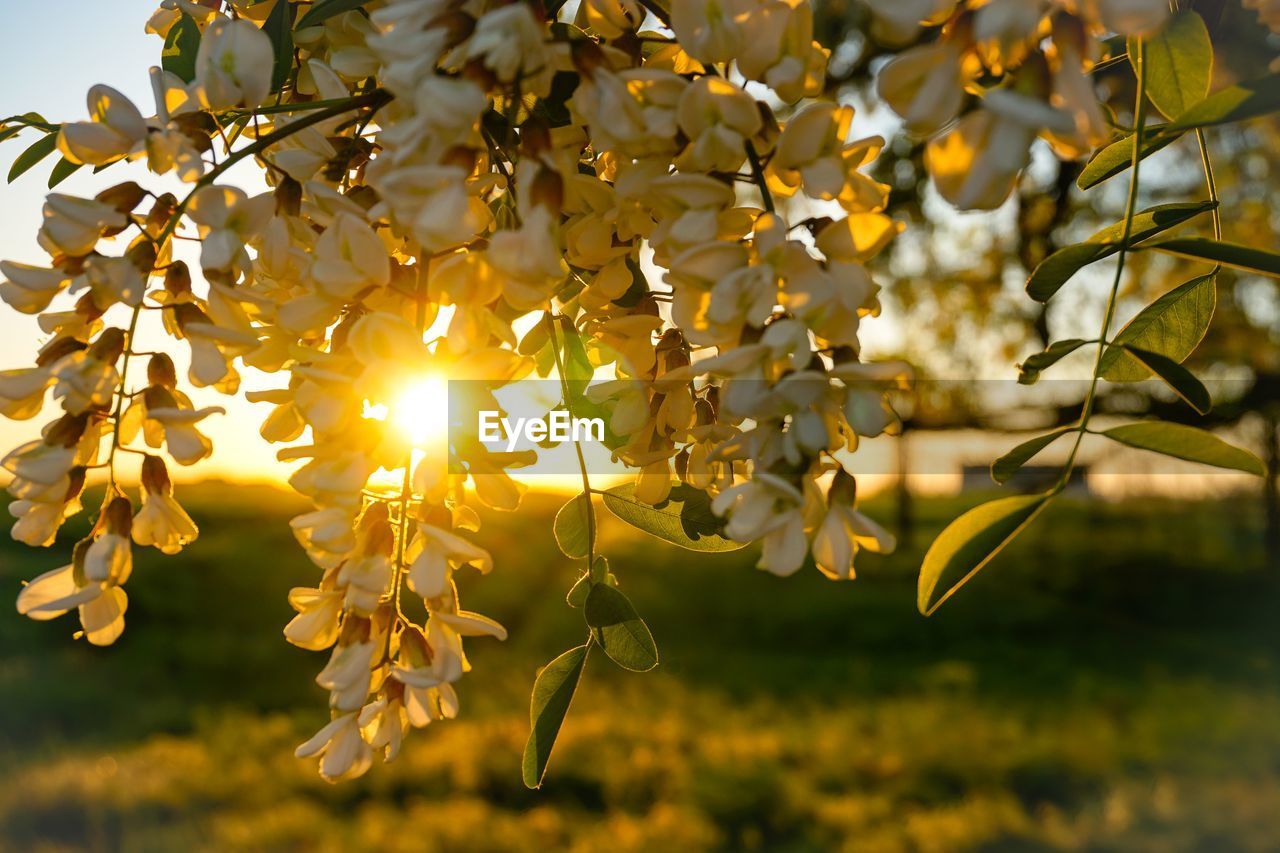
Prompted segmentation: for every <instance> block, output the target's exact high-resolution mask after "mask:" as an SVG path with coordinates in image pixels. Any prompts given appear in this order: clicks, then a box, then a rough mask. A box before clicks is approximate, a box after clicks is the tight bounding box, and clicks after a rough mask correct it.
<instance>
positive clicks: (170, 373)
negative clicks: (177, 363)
mask: <svg viewBox="0 0 1280 853" xmlns="http://www.w3.org/2000/svg"><path fill="white" fill-rule="evenodd" d="M147 383H148V384H150V385H159V386H161V387H162V388H177V387H178V373H177V370H175V369H174V366H173V359H171V358H169V356H167V355H165V354H164V353H162V352H158V353H156V354H155V355H153V356H151V360H150V361H148V362H147Z"/></svg>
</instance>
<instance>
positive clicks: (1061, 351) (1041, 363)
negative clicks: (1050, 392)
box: [1018, 338, 1089, 385]
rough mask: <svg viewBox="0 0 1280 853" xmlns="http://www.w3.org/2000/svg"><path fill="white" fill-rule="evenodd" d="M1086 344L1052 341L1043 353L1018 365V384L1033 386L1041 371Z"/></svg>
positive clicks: (1082, 342)
mask: <svg viewBox="0 0 1280 853" xmlns="http://www.w3.org/2000/svg"><path fill="white" fill-rule="evenodd" d="M1087 343H1089V342H1088V341H1083V340H1080V339H1079V338H1071V339H1069V340H1065V341H1054V342H1053V343H1051V344H1049V346H1048V348H1047V349H1045V351H1044V352H1038V353H1035V354H1034V355H1029V356H1027V360H1026V361H1024V362H1022V364H1019V365H1018V384H1019V385H1034V384H1035V383H1036V380H1038V379H1039V378H1040V372H1041V371H1042V370H1047V369H1048V368H1050V367H1052V366H1053V365H1055V364H1057V363H1058V362H1059V361H1061V360H1062V359H1064V358H1066V357H1067V356H1069V355H1071V353H1073V352H1075V351H1076V350H1078V349H1080V347H1082V346H1084V345H1085V344H1087Z"/></svg>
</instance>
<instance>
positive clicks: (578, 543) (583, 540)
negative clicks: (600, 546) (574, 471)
mask: <svg viewBox="0 0 1280 853" xmlns="http://www.w3.org/2000/svg"><path fill="white" fill-rule="evenodd" d="M591 511H592V510H591V496H590V495H588V494H585V493H584V494H580V495H575V496H574V497H573V498H571V499H570V500H569V502H568V503H566V504H565V505H564V506H562V507H560V511H559V512H557V513H556V520H555V524H554V525H553V527H552V529H553V531H554V532H555V536H556V544H557V545H559V546H560V550H561V551H563V552H564V555H565V556H566V557H569V558H571V559H574V560H585V559H586V558H587V556H588V555H589V554H590V553H591V551H592V549H593V548H595V537H594V534H595V530H594V526H593V525H592V524H591V523H590V518H591Z"/></svg>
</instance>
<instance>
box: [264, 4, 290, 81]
mask: <svg viewBox="0 0 1280 853" xmlns="http://www.w3.org/2000/svg"><path fill="white" fill-rule="evenodd" d="M293 8H294V7H293V4H292V3H286V2H284V0H281V2H279V3H276V5H275V6H274V7H272V9H271V14H270V15H268V16H267V20H266V23H264V24H263V25H262V31H263V32H264V33H266V34H267V37H268V38H270V39H271V49H272V51H274V52H275V57H276V60H275V64H274V65H273V66H272V68H271V91H273V92H279V91H280V90H281V89H283V88H284V84H285V83H287V82H288V81H289V75H290V74H291V73H292V72H293Z"/></svg>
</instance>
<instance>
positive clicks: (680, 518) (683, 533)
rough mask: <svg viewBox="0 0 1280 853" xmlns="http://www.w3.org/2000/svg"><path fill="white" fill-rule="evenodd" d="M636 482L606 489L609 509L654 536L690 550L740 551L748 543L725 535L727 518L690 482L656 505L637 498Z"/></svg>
mask: <svg viewBox="0 0 1280 853" xmlns="http://www.w3.org/2000/svg"><path fill="white" fill-rule="evenodd" d="M635 493H636V487H635V484H633V483H628V484H626V485H623V486H615V487H614V488H612V489H609V490H608V491H607V492H605V493H604V505H605V506H606V507H608V509H609V512H611V513H613V514H614V515H616V516H617V517H618V518H620V519H622V520H623V521H625V522H626V523H627V524H630V525H631V526H632V527H634V528H636V529H637V530H642V531H644V532H645V533H648V534H649V535H650V536H656V537H658V538H659V539H665V540H666V541H667V542H670V543H671V544H673V545H679V546H680V547H681V548H688V549H689V550H690V551H737V550H738V549H739V548H743V547H745V545H744V543H741V542H735V541H733V540H732V539H726V538H725V537H724V536H722V535H721V533H722V531H723V530H724V520H723V519H721V518H720V517H719V516H717V515H716V514H715V513H714V512H712V511H711V499H710V498H709V497H707V493H706V492H704V491H702V490H700V489H695V488H693V487H692V486H689V485H687V484H681V485H678V486H675V487H674V488H672V489H671V495H670V496H669V497H668V498H667V500H665V501H663V502H662V503H661V504H659V505H658V506H656V507H653V506H649V505H648V504H646V503H641V502H640V501H638V500H636V498H635Z"/></svg>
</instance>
